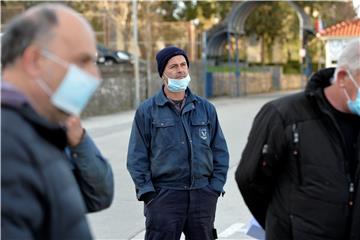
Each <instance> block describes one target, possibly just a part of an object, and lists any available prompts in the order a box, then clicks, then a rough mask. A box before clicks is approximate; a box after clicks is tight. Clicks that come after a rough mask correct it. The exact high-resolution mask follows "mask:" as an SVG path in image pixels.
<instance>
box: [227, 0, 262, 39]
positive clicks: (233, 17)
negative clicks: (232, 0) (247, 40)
mask: <svg viewBox="0 0 360 240" xmlns="http://www.w3.org/2000/svg"><path fill="white" fill-rule="evenodd" d="M261 4H263V2H259V1H245V2H242V3H240V4H237V5H236V7H235V8H233V10H232V11H231V12H230V16H229V18H228V22H227V23H228V29H229V30H232V31H236V32H237V33H239V34H245V21H246V19H247V18H248V17H249V15H250V14H251V13H252V12H253V10H254V9H255V8H257V7H258V6H259V5H261Z"/></svg>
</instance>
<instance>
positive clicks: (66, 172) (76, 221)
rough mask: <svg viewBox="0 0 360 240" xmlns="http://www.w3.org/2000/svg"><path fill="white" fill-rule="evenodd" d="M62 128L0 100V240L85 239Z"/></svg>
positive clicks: (86, 232) (24, 107)
mask: <svg viewBox="0 0 360 240" xmlns="http://www.w3.org/2000/svg"><path fill="white" fill-rule="evenodd" d="M66 144H67V140H66V133H65V131H64V129H62V128H60V127H58V126H57V125H53V124H51V123H49V122H48V121H47V120H45V119H44V118H42V117H40V116H39V115H38V114H37V113H36V112H35V111H34V110H33V109H32V108H31V107H30V105H29V104H22V103H21V101H20V102H17V103H16V99H15V101H12V102H11V103H9V102H6V101H5V100H4V96H2V101H1V238H2V239H9V240H11V239H46V240H48V239H50V240H56V239H59V240H64V239H91V233H90V230H89V227H88V224H87V220H86V217H85V206H84V202H83V200H82V196H81V193H80V191H79V188H78V185H77V183H76V181H75V179H74V175H73V174H72V172H71V169H70V167H69V165H68V161H67V159H66V156H65V153H64V148H65V146H66Z"/></svg>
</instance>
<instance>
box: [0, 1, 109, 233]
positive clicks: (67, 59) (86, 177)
mask: <svg viewBox="0 0 360 240" xmlns="http://www.w3.org/2000/svg"><path fill="white" fill-rule="evenodd" d="M1 50H2V55H1V64H2V76H1V135H2V141H1V237H2V238H3V239H52V240H54V239H55V240H56V239H59V240H62V239H91V232H90V230H89V226H88V224H87V220H86V216H85V213H86V212H89V211H97V210H100V209H102V208H105V207H107V206H108V205H109V204H110V202H111V199H112V193H113V189H112V188H113V186H112V185H113V182H112V181H113V180H112V173H111V169H110V167H109V165H108V164H107V163H106V162H105V161H104V159H103V158H102V157H101V155H100V153H99V152H98V150H97V148H96V146H95V145H94V144H93V143H92V142H91V139H90V138H89V137H88V136H87V134H86V133H85V132H84V130H83V129H82V128H81V125H80V122H79V119H78V118H76V117H75V119H74V118H73V117H70V116H74V115H75V116H79V114H80V113H81V111H82V110H83V109H84V107H85V106H86V103H87V102H88V101H89V99H90V97H91V95H92V94H93V93H94V91H95V90H96V88H97V87H98V86H99V84H100V82H101V80H100V75H99V71H98V69H97V67H96V65H94V61H95V59H96V42H95V36H94V32H93V30H92V29H91V27H90V25H89V23H88V22H86V20H85V19H84V18H82V17H81V16H80V15H79V14H78V13H77V12H75V11H74V10H72V9H70V8H68V7H66V6H63V5H59V4H41V5H38V6H35V7H33V8H31V9H29V10H27V11H26V12H24V13H23V14H21V15H19V16H17V17H16V18H14V19H13V20H12V21H11V22H9V24H8V25H7V26H6V27H5V32H4V35H3V36H2V38H1ZM69 117H70V118H69ZM65 125H66V126H67V128H68V130H67V131H66V128H65V127H64V126H65ZM66 152H67V153H68V154H70V155H71V156H72V157H71V159H69V157H67V156H66ZM69 160H70V161H72V163H73V166H72V167H71V165H70V164H69ZM70 163H71V162H70ZM69 166H70V167H69ZM71 168H72V169H71ZM95 169H97V170H96V171H95ZM72 170H73V171H72ZM107 180H109V181H107ZM105 198H106V200H105ZM84 202H85V204H84Z"/></svg>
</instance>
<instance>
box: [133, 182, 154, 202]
mask: <svg viewBox="0 0 360 240" xmlns="http://www.w3.org/2000/svg"><path fill="white" fill-rule="evenodd" d="M148 192H155V188H154V186H153V185H152V183H150V184H148V185H146V186H144V187H142V188H138V189H136V197H137V199H138V200H139V201H141V200H140V199H141V197H142V196H143V195H144V194H145V193H148Z"/></svg>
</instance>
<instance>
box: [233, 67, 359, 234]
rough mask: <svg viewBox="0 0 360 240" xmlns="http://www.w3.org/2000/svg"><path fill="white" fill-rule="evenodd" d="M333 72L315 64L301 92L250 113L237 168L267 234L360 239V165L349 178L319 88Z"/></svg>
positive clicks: (336, 129) (333, 122) (245, 193)
mask: <svg viewBox="0 0 360 240" xmlns="http://www.w3.org/2000/svg"><path fill="white" fill-rule="evenodd" d="M333 74H334V69H324V70H322V71H319V72H318V73H317V74H315V75H314V76H313V77H312V78H311V80H310V82H309V84H308V86H307V88H306V90H305V92H302V93H297V94H293V95H291V96H286V97H284V98H280V99H278V100H274V101H271V102H269V103H267V104H266V105H265V106H264V107H263V108H262V109H261V111H260V112H259V113H258V115H257V116H256V118H255V120H254V123H253V127H252V129H251V132H250V135H249V138H248V143H247V145H246V147H245V150H244V152H243V154H242V158H241V161H240V164H239V166H238V168H237V171H236V174H235V175H236V181H237V184H238V186H239V189H240V191H241V194H242V195H243V198H244V200H245V203H246V204H247V206H248V207H249V209H250V211H251V213H252V214H253V215H254V217H255V218H256V219H257V221H258V222H259V223H260V224H261V225H262V226H263V227H264V228H265V230H266V239H267V240H273V239H276V240H287V239H294V240H347V239H351V240H359V239H360V189H359V170H360V169H359V166H360V164H358V165H357V166H358V167H357V169H356V173H355V177H354V178H351V177H350V174H349V169H348V163H347V160H346V157H345V152H344V144H345V143H344V140H343V137H342V134H341V132H340V130H339V126H338V125H337V122H336V120H335V119H334V117H333V116H332V114H331V111H330V109H329V105H328V103H327V102H326V99H324V94H323V89H324V88H325V87H327V86H329V85H330V84H331V83H330V79H331V78H332V76H333ZM359 124H360V118H359ZM359 138H360V136H358V141H357V156H358V158H357V160H358V161H359V160H360V139H359Z"/></svg>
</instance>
